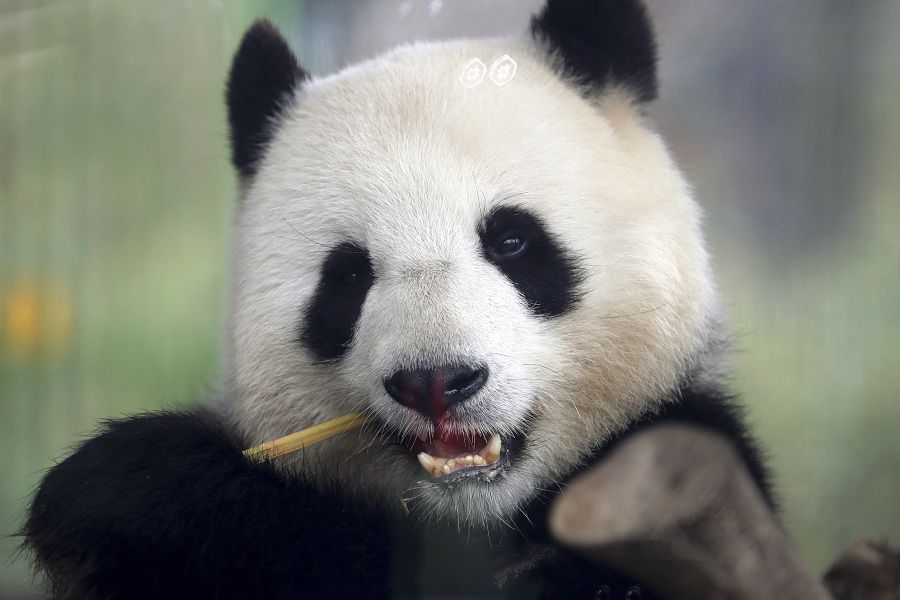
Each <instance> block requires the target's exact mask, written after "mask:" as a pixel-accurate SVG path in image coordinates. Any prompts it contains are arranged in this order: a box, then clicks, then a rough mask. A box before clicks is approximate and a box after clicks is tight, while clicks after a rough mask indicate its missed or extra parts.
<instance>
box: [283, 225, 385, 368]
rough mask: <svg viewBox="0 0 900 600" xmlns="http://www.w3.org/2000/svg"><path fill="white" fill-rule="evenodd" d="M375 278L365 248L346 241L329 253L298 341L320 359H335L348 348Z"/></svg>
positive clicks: (305, 313)
mask: <svg viewBox="0 0 900 600" xmlns="http://www.w3.org/2000/svg"><path fill="white" fill-rule="evenodd" d="M374 281H375V273H374V271H373V270H372V259H371V258H370V257H369V253H368V251H366V250H365V249H363V248H360V247H359V246H357V245H356V244H353V243H351V242H345V243H343V244H340V245H338V246H336V247H335V248H333V249H332V250H331V252H329V253H328V256H327V257H326V258H325V262H324V263H322V271H321V273H320V275H319V285H318V287H317V288H316V293H315V294H314V295H313V298H312V300H310V302H309V304H308V305H307V307H306V310H305V311H304V314H303V323H302V326H301V334H300V340H301V342H302V343H303V344H305V345H306V347H307V348H309V349H310V351H312V353H313V354H314V355H315V356H316V357H317V358H318V359H319V360H321V361H331V360H337V359H339V358H340V357H342V356H343V355H344V354H345V353H346V352H347V350H349V349H350V343H351V342H352V341H353V329H354V327H356V321H357V320H359V314H360V312H361V311H362V306H363V302H365V300H366V295H367V294H368V292H369V288H371V287H372V283H373V282H374Z"/></svg>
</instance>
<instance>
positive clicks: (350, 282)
mask: <svg viewBox="0 0 900 600" xmlns="http://www.w3.org/2000/svg"><path fill="white" fill-rule="evenodd" d="M362 280H363V276H362V273H359V272H357V271H348V272H346V273H344V274H343V275H341V285H342V286H344V287H345V288H352V287H356V286H358V285H359V284H360V283H362Z"/></svg>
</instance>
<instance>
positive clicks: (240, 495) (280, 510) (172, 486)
mask: <svg viewBox="0 0 900 600" xmlns="http://www.w3.org/2000/svg"><path fill="white" fill-rule="evenodd" d="M242 447H243V444H242V443H241V441H240V440H239V439H237V437H236V436H235V435H234V434H233V433H231V432H229V431H228V430H227V429H226V428H225V427H224V425H222V424H221V423H220V422H218V421H217V420H216V418H215V417H214V416H213V415H211V414H208V413H206V412H203V411H197V412H191V413H179V412H160V413H151V414H145V415H141V416H136V417H130V418H127V419H122V420H116V421H110V422H107V423H106V424H105V425H104V427H103V429H102V431H101V433H100V434H99V435H97V436H96V437H93V438H91V439H89V440H88V441H86V442H84V443H83V444H82V445H81V446H80V447H79V448H78V449H77V450H76V451H75V452H74V453H73V454H72V455H71V456H69V457H68V458H66V459H65V460H63V461H62V462H60V463H59V464H57V465H56V466H54V467H53V468H52V469H50V471H49V472H48V473H47V474H46V476H45V477H44V479H43V481H42V482H41V484H40V486H39V488H38V490H37V493H36V494H35V497H34V500H33V503H32V505H31V508H30V513H29V515H28V519H27V522H26V525H25V529H24V534H25V537H26V542H25V543H26V546H28V547H30V548H31V549H32V550H33V551H34V554H35V556H36V565H37V567H38V569H39V570H40V571H42V572H43V573H44V574H45V576H46V577H47V580H48V583H49V585H50V587H51V590H52V593H53V594H54V597H58V598H62V597H65V598H175V597H179V598H181V597H189V596H194V597H201V598H258V597H267V598H272V597H283V596H288V595H291V596H296V595H297V594H298V593H300V594H301V595H305V596H309V597H334V596H336V595H352V594H354V593H357V592H363V591H364V592H365V595H366V597H373V596H374V597H379V596H386V595H387V585H388V582H387V581H386V578H387V574H388V573H390V569H389V568H388V561H389V559H390V553H389V552H387V551H386V549H387V547H388V539H389V537H388V536H389V533H388V531H387V524H386V522H385V521H384V520H383V519H382V518H381V517H380V516H379V515H376V514H368V513H366V512H364V511H363V510H362V509H359V508H358V507H357V506H356V505H351V503H350V501H349V500H347V499H346V498H344V497H341V496H339V495H338V494H337V493H328V492H321V491H315V490H314V489H313V488H312V487H311V486H309V485H308V484H306V483H305V482H304V481H303V480H301V479H299V478H292V479H286V478H284V477H281V476H278V475H276V474H275V473H274V472H273V471H272V470H271V469H270V468H269V467H268V466H267V465H255V464H251V463H250V462H249V461H248V460H247V459H245V458H244V457H243V455H242V454H241V451H240V449H241V448H242Z"/></svg>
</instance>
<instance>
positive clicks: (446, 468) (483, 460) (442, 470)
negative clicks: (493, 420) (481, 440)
mask: <svg viewBox="0 0 900 600" xmlns="http://www.w3.org/2000/svg"><path fill="white" fill-rule="evenodd" d="M501 448H502V441H501V440H500V436H499V435H498V434H496V433H495V434H494V435H492V436H491V439H490V441H488V443H487V444H486V445H485V447H484V448H482V449H481V451H480V452H477V453H475V454H466V455H463V456H456V457H453V458H442V457H440V456H431V455H430V454H428V453H427V452H420V453H419V454H418V455H417V458H418V459H419V464H421V465H422V468H423V469H425V471H426V472H427V473H428V474H430V475H431V476H432V477H440V476H441V475H448V474H450V473H452V472H454V471H457V470H459V469H465V468H467V467H482V466H485V465H492V464H494V463H496V462H497V461H498V460H500V449H501Z"/></svg>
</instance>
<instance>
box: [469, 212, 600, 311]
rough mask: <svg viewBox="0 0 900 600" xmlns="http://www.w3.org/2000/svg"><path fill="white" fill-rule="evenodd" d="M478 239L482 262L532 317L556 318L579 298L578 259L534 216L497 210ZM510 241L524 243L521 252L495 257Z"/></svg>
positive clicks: (483, 225) (486, 218)
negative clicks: (510, 287) (503, 277)
mask: <svg viewBox="0 0 900 600" xmlns="http://www.w3.org/2000/svg"><path fill="white" fill-rule="evenodd" d="M479 236H480V237H481V247H482V251H483V253H484V256H485V258H486V259H487V260H489V261H491V262H492V263H494V264H495V265H497V268H499V269H500V271H501V272H502V273H503V274H504V275H506V277H507V278H509V280H510V281H511V282H512V283H513V285H515V286H516V289H518V290H519V293H520V294H522V296H523V297H524V298H525V301H526V302H527V303H528V305H529V307H530V308H531V310H532V311H533V312H534V313H535V314H537V315H541V316H545V317H557V316H559V315H562V314H564V313H566V312H567V311H569V310H570V309H571V308H572V307H574V305H575V304H577V302H578V300H579V299H580V298H581V294H580V292H579V285H580V284H581V282H582V279H583V277H584V274H583V272H582V269H581V268H580V267H579V265H578V260H577V258H576V257H574V256H573V255H572V253H571V252H569V251H567V250H566V249H565V248H564V247H563V245H562V243H561V242H560V241H559V240H558V239H556V237H555V236H553V235H552V234H551V233H550V232H549V231H548V230H547V228H546V227H545V226H544V224H543V223H542V222H541V220H540V219H539V218H538V217H537V216H535V215H534V214H532V213H530V212H529V211H527V210H525V209H522V208H519V207H516V206H501V207H498V208H496V209H494V210H492V211H491V212H490V213H489V214H488V215H487V216H486V217H485V218H484V221H483V222H482V224H481V227H480V230H479ZM510 237H516V238H518V239H519V240H520V241H522V242H523V245H522V246H521V249H520V250H519V251H518V252H516V253H515V254H514V255H511V256H504V255H503V254H500V253H498V252H497V250H496V249H497V247H498V246H499V245H500V244H501V243H502V242H503V241H504V240H505V239H508V238H510Z"/></svg>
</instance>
